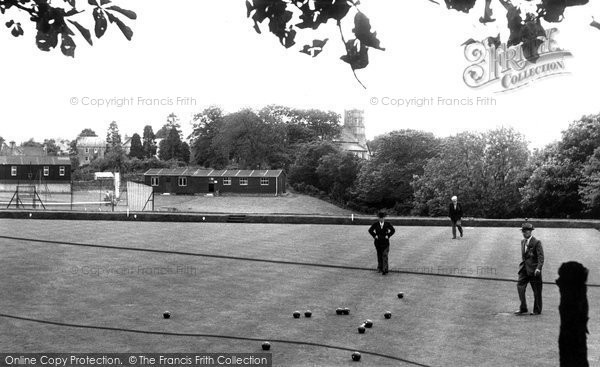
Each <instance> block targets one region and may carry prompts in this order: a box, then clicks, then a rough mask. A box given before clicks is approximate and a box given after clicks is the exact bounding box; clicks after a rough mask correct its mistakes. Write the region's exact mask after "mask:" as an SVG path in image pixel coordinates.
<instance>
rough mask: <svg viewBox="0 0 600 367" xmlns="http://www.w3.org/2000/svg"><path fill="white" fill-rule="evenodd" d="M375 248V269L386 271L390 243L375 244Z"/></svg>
mask: <svg viewBox="0 0 600 367" xmlns="http://www.w3.org/2000/svg"><path fill="white" fill-rule="evenodd" d="M375 249H376V250H377V270H381V271H382V272H384V273H387V272H388V253H389V252H390V245H375Z"/></svg>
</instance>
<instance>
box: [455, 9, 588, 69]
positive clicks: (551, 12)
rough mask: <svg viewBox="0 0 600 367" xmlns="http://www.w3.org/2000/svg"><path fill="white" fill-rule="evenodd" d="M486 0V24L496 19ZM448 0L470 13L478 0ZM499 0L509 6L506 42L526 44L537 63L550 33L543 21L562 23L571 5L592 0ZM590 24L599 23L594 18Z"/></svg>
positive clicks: (525, 47) (532, 58) (483, 20)
mask: <svg viewBox="0 0 600 367" xmlns="http://www.w3.org/2000/svg"><path fill="white" fill-rule="evenodd" d="M484 1H485V7H484V13H483V16H482V17H480V18H479V22H481V23H483V24H487V23H491V22H495V21H496V19H495V18H493V12H492V8H491V4H492V0H484ZM445 2H446V6H447V7H448V9H455V10H457V11H460V12H464V13H469V12H470V11H471V10H472V9H473V7H474V6H475V3H476V0H445ZM498 2H499V3H500V4H501V5H502V6H503V7H504V8H505V9H506V21H507V27H508V29H509V31H510V35H509V37H508V40H506V44H507V45H508V46H514V45H518V44H522V46H523V50H524V52H525V56H526V57H527V59H529V60H530V61H534V62H535V60H536V59H537V58H538V56H539V55H538V52H537V49H538V47H539V46H540V45H541V44H542V43H543V39H544V38H545V35H546V32H545V30H544V28H543V26H542V24H541V20H542V19H543V20H544V21H546V22H548V23H559V22H561V21H562V20H563V19H564V13H565V10H566V9H567V8H568V7H571V6H578V5H586V4H587V3H588V2H589V0H537V1H531V0H526V1H523V0H520V1H519V0H514V1H511V0H498ZM522 3H525V4H531V3H532V4H533V5H534V7H533V9H531V10H529V11H527V10H524V9H525V8H523V7H521V6H519V5H520V4H522ZM590 25H591V26H595V24H594V21H592V23H591V24H590ZM488 41H489V40H488ZM467 42H469V41H467Z"/></svg>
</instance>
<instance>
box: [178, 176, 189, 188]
mask: <svg viewBox="0 0 600 367" xmlns="http://www.w3.org/2000/svg"><path fill="white" fill-rule="evenodd" d="M177 182H178V184H179V186H187V177H179V180H178V181H177Z"/></svg>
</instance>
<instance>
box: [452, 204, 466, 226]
mask: <svg viewBox="0 0 600 367" xmlns="http://www.w3.org/2000/svg"><path fill="white" fill-rule="evenodd" d="M462 215H463V210H462V205H460V203H456V209H454V204H453V203H450V205H449V206H448V216H449V217H450V219H451V220H452V221H453V222H456V221H457V220H460V219H461V218H462Z"/></svg>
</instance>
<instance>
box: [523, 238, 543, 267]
mask: <svg viewBox="0 0 600 367" xmlns="http://www.w3.org/2000/svg"><path fill="white" fill-rule="evenodd" d="M525 242H527V240H525V239H523V240H521V258H522V260H523V261H521V263H520V264H519V273H522V272H527V275H529V276H532V275H534V274H535V269H539V270H540V271H541V270H542V266H544V248H543V247H542V241H540V240H538V239H537V238H535V237H533V236H531V239H530V240H529V245H527V247H525Z"/></svg>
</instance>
